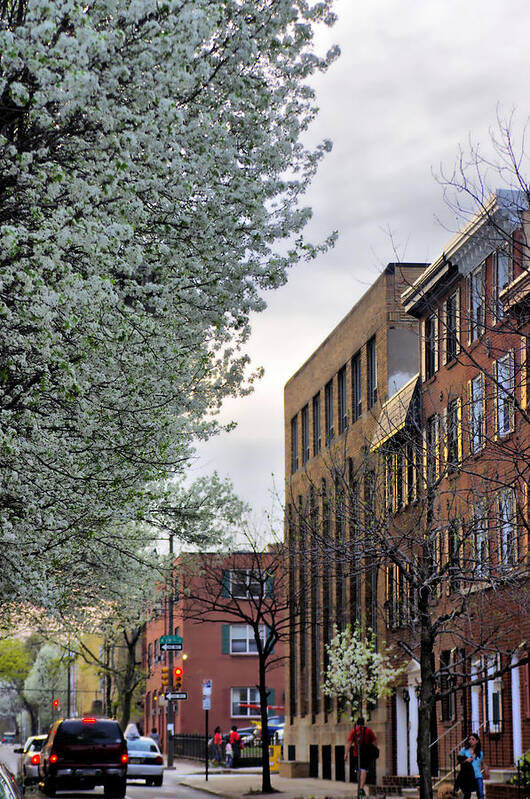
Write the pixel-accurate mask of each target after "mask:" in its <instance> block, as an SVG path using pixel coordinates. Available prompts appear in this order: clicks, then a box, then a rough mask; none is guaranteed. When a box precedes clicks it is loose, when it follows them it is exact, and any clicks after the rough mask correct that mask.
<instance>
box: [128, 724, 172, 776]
mask: <svg viewBox="0 0 530 799" xmlns="http://www.w3.org/2000/svg"><path fill="white" fill-rule="evenodd" d="M126 741H127V751H128V753H129V762H128V763H127V779H130V780H145V784H146V785H157V786H160V785H162V783H163V781H164V758H163V757H162V754H161V752H160V749H159V748H158V746H157V745H156V743H155V742H154V741H153V739H152V738H147V737H145V736H139V737H138V738H127V739H126Z"/></svg>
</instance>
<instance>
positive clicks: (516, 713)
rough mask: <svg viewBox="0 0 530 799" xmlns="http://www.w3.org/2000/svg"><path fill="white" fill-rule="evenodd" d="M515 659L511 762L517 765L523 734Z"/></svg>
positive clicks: (512, 676) (513, 661)
mask: <svg viewBox="0 0 530 799" xmlns="http://www.w3.org/2000/svg"><path fill="white" fill-rule="evenodd" d="M517 662H518V659H517V657H516V656H515V655H514V656H513V657H512V670H511V672H510V674H511V678H512V685H511V689H512V725H513V761H514V763H517V761H518V760H519V758H520V757H522V755H523V732H522V727H521V686H520V683H519V666H516V665H515V664H516V663H517Z"/></svg>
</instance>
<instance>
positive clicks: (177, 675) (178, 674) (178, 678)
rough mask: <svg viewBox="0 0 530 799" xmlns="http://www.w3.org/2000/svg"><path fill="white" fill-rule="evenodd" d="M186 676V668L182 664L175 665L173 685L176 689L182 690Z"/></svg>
mask: <svg viewBox="0 0 530 799" xmlns="http://www.w3.org/2000/svg"><path fill="white" fill-rule="evenodd" d="M183 676H184V669H183V668H182V666H175V668H174V669H173V685H174V688H175V690H176V691H181V690H182V677H183Z"/></svg>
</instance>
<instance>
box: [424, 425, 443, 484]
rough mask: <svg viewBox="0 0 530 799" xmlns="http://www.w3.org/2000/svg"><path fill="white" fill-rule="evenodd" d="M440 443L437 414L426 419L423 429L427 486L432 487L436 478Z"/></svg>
mask: <svg viewBox="0 0 530 799" xmlns="http://www.w3.org/2000/svg"><path fill="white" fill-rule="evenodd" d="M439 443H440V417H439V416H438V414H437V413H435V414H433V415H432V416H430V417H429V418H428V419H427V425H426V429H425V460H426V465H427V475H426V476H427V485H428V486H432V485H434V483H435V482H436V480H437V478H438V465H439V464H438V460H439V457H438V447H439Z"/></svg>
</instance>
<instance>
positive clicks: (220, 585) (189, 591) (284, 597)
mask: <svg viewBox="0 0 530 799" xmlns="http://www.w3.org/2000/svg"><path fill="white" fill-rule="evenodd" d="M287 567H288V559H287V557H286V545H284V544H283V543H274V544H271V545H269V546H267V547H265V548H262V547H261V545H260V544H259V543H258V542H257V541H256V540H254V539H253V538H252V537H250V536H248V537H247V539H246V542H245V549H244V550H239V551H233V552H222V553H211V552H208V553H206V552H204V553H195V554H188V555H182V556H181V558H180V566H179V580H180V583H181V586H182V600H181V605H182V614H183V618H184V619H188V620H190V621H193V622H195V623H202V622H220V623H221V622H225V623H240V624H246V625H248V626H249V627H250V628H251V629H252V632H253V635H254V647H255V650H254V651H255V654H256V655H257V658H258V680H257V688H258V692H259V703H260V717H261V740H262V766H263V770H262V792H263V793H270V792H272V791H273V788H272V785H271V778H270V766H269V752H268V744H269V730H268V721H267V719H268V704H269V701H268V689H267V675H268V674H269V672H270V671H271V669H273V668H274V667H275V666H278V665H279V664H280V663H283V662H284V661H285V644H286V642H287V641H288V640H289V636H290V635H292V634H293V630H294V629H295V628H296V627H297V626H298V625H299V624H300V608H301V604H302V602H301V599H300V597H298V596H296V595H294V594H293V593H292V592H289V590H288V584H289V583H288V573H287ZM302 617H303V614H302Z"/></svg>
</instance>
